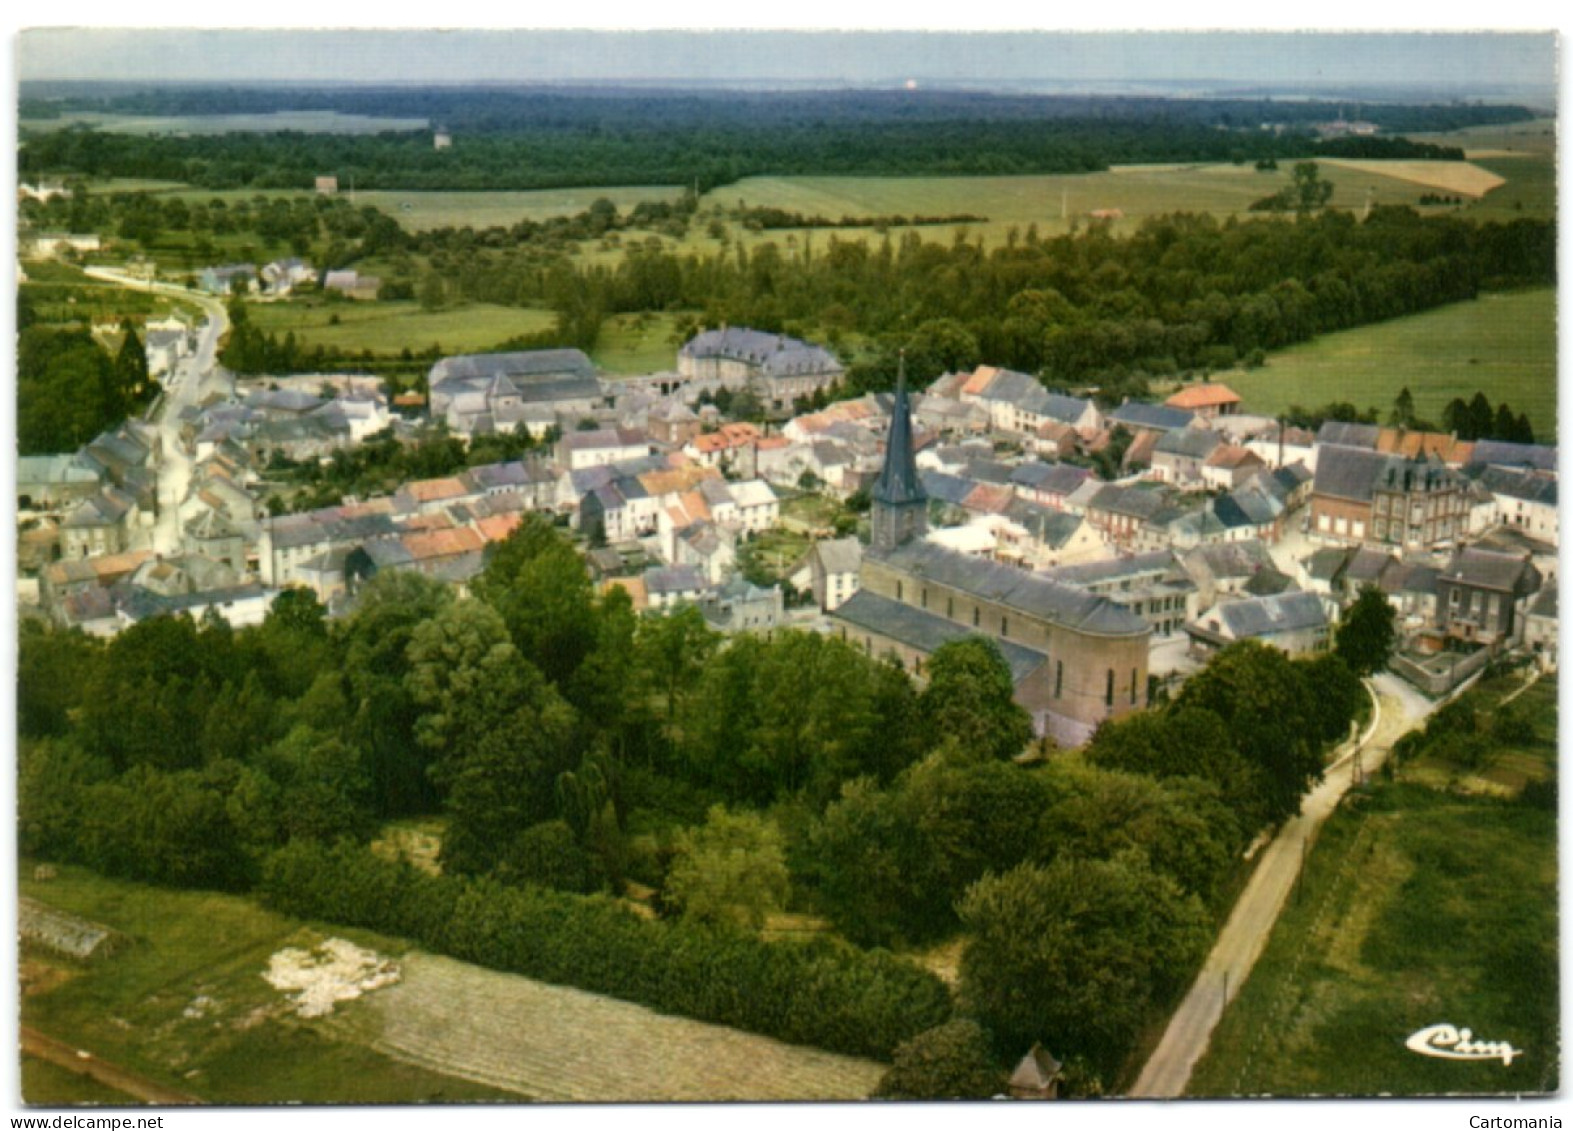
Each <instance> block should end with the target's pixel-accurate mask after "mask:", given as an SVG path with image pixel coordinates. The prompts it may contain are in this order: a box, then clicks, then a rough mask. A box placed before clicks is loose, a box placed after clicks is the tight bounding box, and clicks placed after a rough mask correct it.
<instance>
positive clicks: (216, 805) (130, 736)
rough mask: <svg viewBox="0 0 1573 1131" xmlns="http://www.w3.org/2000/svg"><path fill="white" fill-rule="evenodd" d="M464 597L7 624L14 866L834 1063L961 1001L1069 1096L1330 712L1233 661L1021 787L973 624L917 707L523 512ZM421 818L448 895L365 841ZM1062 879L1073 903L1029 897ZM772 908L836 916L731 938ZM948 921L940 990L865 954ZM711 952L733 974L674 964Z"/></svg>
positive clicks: (1104, 1066)
mask: <svg viewBox="0 0 1573 1131" xmlns="http://www.w3.org/2000/svg"><path fill="white" fill-rule="evenodd" d="M474 588H475V593H476V597H475V598H473V599H467V600H457V599H455V598H454V596H453V594H452V592H451V591H450V590H448V589H446V588H445V587H443V586H441V585H439V584H437V583H435V582H430V581H427V580H426V579H424V578H422V577H420V576H419V575H415V574H409V573H390V574H386V575H383V576H379V577H378V578H376V579H375V580H374V581H373V582H372V583H371V584H370V585H369V586H368V588H367V589H366V590H365V592H364V593H363V594H362V596H361V599H360V601H359V602H358V605H357V608H356V610H355V612H354V613H353V614H351V615H350V616H348V617H346V618H344V619H343V620H340V621H333V622H330V621H328V620H327V619H326V618H325V616H324V612H323V609H322V608H321V606H320V605H318V604H317V603H316V601H315V599H314V598H312V597H311V596H310V595H309V594H307V593H305V592H303V591H299V590H292V591H288V592H286V593H284V594H282V595H281V596H280V597H279V598H278V600H277V602H276V603H275V605H274V607H273V609H272V611H271V612H270V614H269V616H268V618H267V621H266V623H265V624H263V625H262V626H260V627H258V628H254V629H244V630H232V629H230V628H229V627H228V626H226V625H225V624H224V623H223V622H221V621H218V620H216V619H206V620H204V621H203V622H202V623H200V624H197V623H193V622H192V621H191V620H190V619H189V618H186V617H181V618H159V619H154V620H150V621H147V622H144V623H141V624H138V625H135V626H133V627H131V628H129V629H127V630H126V631H125V632H123V633H121V634H120V635H119V636H117V637H115V638H114V639H112V640H110V641H108V642H107V643H106V642H103V641H98V640H94V639H91V638H88V637H85V636H83V635H81V634H80V633H62V632H58V631H52V630H49V629H45V628H42V627H40V626H37V625H33V624H28V625H26V626H24V629H23V632H22V637H21V651H20V660H19V694H18V725H19V733H20V738H21V743H20V751H21V757H20V770H19V774H20V776H19V802H20V813H21V825H20V837H21V846H22V851H23V853H24V854H26V855H29V856H38V857H43V858H48V859H60V860H71V861H77V862H80V863H83V864H86V865H88V866H90V867H93V868H95V869H97V870H99V871H102V872H104V873H106V874H109V875H117V876H127V877H133V878H137V879H142V880H147V881H152V882H156V883H164V884H172V885H177V886H192V887H216V888H224V889H231V890H251V889H257V890H260V891H261V893H262V894H263V895H264V896H265V897H266V898H268V899H269V900H271V901H273V902H274V903H275V904H277V905H278V906H280V907H281V908H284V909H286V910H290V911H294V912H296V913H300V914H308V915H311V916H313V917H317V918H324V919H328V920H331V921H337V922H344V923H360V924H364V925H367V926H373V927H377V928H378V929H382V930H389V931H393V932H395V933H398V934H403V935H406V936H408V937H413V938H417V939H420V940H422V941H423V942H424V943H425V944H426V945H428V946H432V947H434V948H437V949H440V950H446V951H448V952H449V953H454V954H457V955H459V956H461V957H468V958H472V959H475V960H477V961H483V962H486V963H488V964H490V965H494V966H498V967H500V968H504V969H512V970H518V971H521V972H524V973H529V974H533V975H535V976H538V977H546V978H550V979H551V980H554V981H562V982H566V983H569V984H573V985H580V986H585V987H586V988H590V989H595V990H600V991H603V992H609V993H614V994H619V995H621V996H627V997H630V998H632V999H633V1000H638V1001H645V1002H649V1003H651V1004H655V1005H658V1006H659V1007H661V1008H664V1009H670V1010H673V1011H676V1012H681V1013H687V1014H691V1015H693V1016H697V1017H705V1018H710V1019H714V1020H722V1021H726V1022H727V1023H730V1024H735V1025H740V1026H743V1027H745V1028H749V1029H754V1030H757V1031H760V1032H765V1033H771V1034H775V1035H778V1036H782V1037H786V1038H787V1039H793V1040H807V1041H810V1042H811V1043H817V1044H822V1045H824V1046H825V1047H828V1048H836V1049H840V1050H842V1051H847V1052H855V1053H859V1054H862V1055H873V1056H879V1057H886V1058H888V1057H889V1056H891V1055H892V1052H893V1050H894V1049H895V1047H896V1046H897V1045H898V1044H900V1043H902V1042H907V1041H909V1040H911V1039H913V1038H915V1037H917V1036H918V1035H919V1034H920V1033H921V1032H923V1031H925V1030H927V1029H930V1028H932V1027H933V1026H936V1025H938V1024H940V1023H941V1022H944V1021H946V1020H947V1018H948V1017H949V1016H950V1015H951V1014H952V1013H953V1012H954V1011H955V1010H956V1009H957V1008H962V1009H963V1011H964V1012H965V1013H966V1014H967V1015H968V1016H971V1017H972V1018H974V1019H975V1020H976V1021H977V1022H979V1023H980V1024H981V1025H982V1026H983V1028H984V1029H985V1030H987V1032H988V1033H990V1034H991V1037H990V1039H991V1040H992V1041H994V1042H995V1044H994V1046H992V1047H993V1048H994V1053H995V1054H997V1055H999V1056H1001V1057H1009V1056H1012V1055H1019V1047H1020V1045H1021V1044H1022V1042H1023V1041H1026V1042H1028V1043H1030V1041H1031V1040H1032V1039H1038V1038H1040V1037H1042V1038H1049V1039H1052V1040H1053V1042H1054V1047H1055V1049H1056V1051H1057V1052H1058V1051H1060V1050H1064V1052H1065V1053H1066V1054H1075V1055H1076V1056H1077V1058H1078V1061H1079V1063H1080V1064H1081V1065H1082V1067H1083V1070H1084V1073H1085V1079H1086V1080H1087V1081H1088V1083H1087V1086H1088V1087H1094V1086H1095V1081H1096V1080H1104V1081H1110V1082H1112V1080H1113V1079H1114V1077H1115V1075H1116V1074H1117V1073H1118V1072H1119V1071H1120V1069H1121V1067H1122V1065H1123V1062H1124V1057H1125V1055H1126V1053H1128V1051H1129V1049H1130V1045H1131V1041H1132V1040H1133V1039H1134V1037H1135V1034H1136V1032H1137V1031H1138V1029H1139V1028H1140V1026H1141V1025H1142V1024H1144V1023H1145V1022H1146V1021H1148V1020H1150V1019H1151V1017H1152V1015H1153V1013H1154V1012H1155V1011H1156V1010H1157V1009H1159V1008H1161V1007H1162V1006H1163V1005H1164V1004H1165V1003H1166V1002H1168V1001H1169V1000H1170V999H1171V998H1172V996H1173V995H1174V993H1175V992H1177V991H1178V989H1179V988H1180V985H1181V983H1182V982H1183V981H1184V980H1185V977H1186V972H1187V971H1188V970H1189V969H1191V967H1192V965H1193V964H1194V962H1195V961H1197V960H1199V957H1200V953H1201V947H1202V946H1203V944H1204V940H1205V938H1206V937H1207V934H1208V931H1209V930H1210V925H1211V924H1212V923H1213V921H1214V920H1215V918H1216V917H1217V915H1218V914H1220V913H1221V911H1222V910H1223V908H1222V900H1223V898H1224V897H1225V894H1226V893H1227V891H1228V890H1229V885H1230V883H1231V877H1232V876H1233V874H1234V869H1235V867H1236V861H1237V859H1238V855H1239V849H1240V848H1242V847H1243V845H1244V843H1245V842H1246V840H1248V839H1249V838H1250V837H1251V836H1252V835H1253V834H1254V833H1255V831H1256V830H1257V829H1258V828H1259V827H1261V826H1263V825H1265V824H1269V823H1273V822H1276V821H1278V820H1281V819H1282V818H1283V817H1285V816H1287V815H1288V814H1290V813H1292V812H1294V811H1295V809H1296V807H1297V805H1298V796H1299V793H1300V791H1301V790H1302V789H1303V788H1304V787H1305V786H1306V784H1307V783H1308V782H1310V781H1311V780H1313V779H1314V778H1316V777H1317V776H1318V775H1319V773H1320V765H1321V754H1322V751H1323V750H1324V748H1325V747H1326V746H1327V744H1329V743H1330V742H1332V741H1334V740H1336V739H1338V738H1340V737H1342V736H1343V735H1344V734H1345V733H1346V732H1347V729H1348V727H1349V724H1350V720H1351V718H1353V717H1354V715H1355V713H1356V711H1357V710H1359V709H1360V703H1361V701H1362V700H1363V692H1362V690H1361V687H1360V684H1359V682H1358V680H1357V679H1356V677H1355V675H1354V674H1353V672H1352V671H1351V669H1350V667H1349V666H1347V665H1346V664H1345V663H1344V661H1343V660H1342V659H1340V658H1338V657H1336V656H1327V657H1322V658H1319V659H1316V660H1313V661H1294V662H1292V661H1289V660H1287V659H1285V658H1284V657H1283V656H1282V655H1281V654H1279V653H1277V652H1274V651H1272V650H1270V649H1264V648H1261V647H1259V646H1256V645H1249V644H1248V645H1242V646H1239V647H1236V648H1233V649H1230V650H1229V651H1227V652H1225V653H1224V654H1223V655H1222V656H1220V658H1219V659H1218V660H1217V661H1216V662H1214V663H1213V664H1212V665H1211V666H1210V667H1209V668H1208V669H1207V671H1205V672H1204V673H1202V674H1201V675H1198V676H1197V677H1195V678H1194V679H1193V680H1192V681H1191V682H1190V683H1189V684H1187V686H1186V687H1185V689H1184V691H1183V692H1182V694H1181V695H1180V696H1179V697H1178V698H1177V699H1176V700H1175V701H1174V702H1173V703H1171V704H1169V705H1167V706H1165V707H1161V708H1159V709H1158V710H1156V711H1153V712H1148V713H1145V714H1142V715H1137V716H1133V717H1131V718H1129V719H1126V720H1123V721H1121V722H1120V723H1118V724H1110V725H1106V726H1105V727H1104V728H1102V729H1101V730H1100V731H1099V732H1098V735H1097V736H1096V738H1095V740H1094V741H1093V743H1092V745H1091V746H1090V747H1089V748H1088V750H1087V751H1086V754H1085V756H1084V757H1061V758H1059V759H1056V760H1054V761H1052V762H1051V763H1049V764H1047V765H1044V766H1041V767H1038V768H1030V769H1029V768H1023V767H1021V766H1018V765H1014V764H1012V763H1011V762H1010V760H1009V759H1010V757H1011V756H1012V755H1014V754H1015V753H1017V752H1019V751H1020V750H1021V749H1022V748H1023V747H1024V746H1026V745H1028V744H1029V742H1030V739H1031V735H1030V729H1029V727H1028V725H1027V719H1026V716H1025V715H1024V713H1023V712H1022V711H1021V710H1020V708H1018V707H1017V706H1016V705H1015V704H1014V703H1013V702H1012V701H1011V681H1010V677H1009V674H1008V670H1007V669H1006V667H1005V665H1004V662H1003V660H1002V659H1001V658H1000V656H999V654H998V651H997V649H996V648H995V647H994V646H993V644H992V643H990V642H987V641H985V640H982V639H981V638H978V639H971V640H968V641H964V642H960V643H957V644H952V645H947V646H946V647H945V648H943V649H941V650H940V651H938V652H936V653H935V655H934V656H933V657H932V662H931V664H930V666H929V670H928V673H927V674H928V682H927V683H926V685H925V686H924V687H923V688H922V689H921V690H920V689H919V688H918V687H916V686H915V685H914V684H913V682H912V681H911V679H910V678H909V676H908V675H907V674H906V673H905V672H903V671H902V670H901V669H900V668H898V667H896V666H894V665H892V664H890V663H888V662H885V661H882V660H879V659H874V658H871V657H868V656H866V655H864V653H863V652H862V651H861V650H858V649H854V648H852V647H849V646H847V645H845V644H843V643H842V642H840V641H839V640H836V639H833V638H827V637H822V636H817V635H813V634H800V633H795V632H780V633H777V634H775V635H774V636H773V637H771V638H768V639H766V638H760V637H739V638H734V639H732V640H730V641H726V640H724V639H723V638H722V637H720V636H718V635H717V634H715V633H714V632H712V631H711V630H710V629H709V628H708V627H707V626H706V625H705V622H704V620H703V618H702V617H700V616H699V614H698V613H697V611H695V610H693V609H687V610H684V611H681V612H678V613H674V614H672V615H669V616H648V617H644V618H640V617H638V616H636V615H635V613H634V612H633V610H632V608H631V607H630V605H629V603H628V601H627V598H626V596H625V595H624V594H622V593H621V592H620V591H612V592H610V593H608V594H607V595H604V596H596V595H595V594H594V592H593V591H592V589H591V586H590V583H589V581H588V579H587V577H586V575H585V571H584V568H583V565H582V563H581V561H580V559H579V556H578V553H577V552H576V551H575V549H574V548H573V547H572V545H571V544H570V543H569V542H568V541H567V540H566V539H565V538H564V537H563V536H562V535H561V534H560V533H559V532H558V531H557V530H555V529H554V528H553V527H552V526H551V525H550V524H549V523H547V522H545V521H543V520H539V519H536V518H530V519H528V520H527V521H526V523H525V524H524V525H523V527H521V529H520V530H519V531H518V532H516V533H515V534H514V535H513V536H512V537H511V538H510V539H509V540H508V541H506V542H505V543H503V544H501V545H500V546H499V548H498V549H497V550H496V552H495V553H494V555H493V556H492V557H491V559H490V560H489V562H488V564H487V566H486V569H485V572H484V573H483V575H482V576H481V577H480V578H479V579H478V580H477V582H476V584H475V587H474ZM433 814H441V815H442V816H443V817H444V819H445V828H444V834H443V839H442V851H441V861H442V864H443V866H444V878H443V879H440V880H428V879H420V878H419V877H418V874H417V873H415V872H414V871H413V870H411V869H409V868H407V867H405V866H403V865H398V864H394V863H390V862H388V861H386V860H381V859H378V858H377V857H376V856H374V854H372V853H371V851H370V850H369V849H368V848H367V847H366V846H367V844H368V843H369V841H370V840H372V839H373V838H374V837H376V836H377V835H378V833H379V830H380V829H381V828H382V827H383V826H384V824H385V823H386V822H388V821H390V820H395V819H399V818H409V817H417V816H426V815H433ZM1111 814H1116V816H1111ZM627 880H633V881H637V882H638V883H640V884H642V885H645V886H647V887H648V888H650V889H651V890H653V892H654V893H655V894H654V896H653V897H652V906H653V907H654V908H655V909H656V911H657V912H658V914H659V918H658V919H657V920H656V921H654V922H649V921H643V920H640V919H639V918H637V917H636V916H634V915H633V914H631V912H630V911H629V910H627V908H626V906H625V905H623V904H621V903H620V902H619V901H617V900H614V899H612V898H611V895H610V894H597V893H619V892H621V891H622V890H623V884H624V881H627ZM1067 885H1068V886H1067ZM1062 889H1064V890H1070V889H1077V890H1082V889H1086V890H1088V891H1090V892H1093V893H1096V898H1094V899H1093V900H1092V902H1091V903H1090V904H1089V903H1084V902H1079V901H1076V900H1070V901H1066V900H1061V899H1059V898H1045V894H1046V893H1048V894H1052V893H1054V892H1056V891H1060V890H1062ZM784 908H786V909H793V910H800V911H807V912H810V913H818V914H821V915H824V916H825V917H827V918H828V919H829V921H830V923H831V924H832V925H833V926H834V928H835V931H834V933H833V934H830V935H826V936H823V937H821V938H819V939H818V941H816V942H813V943H811V944H807V945H803V944H798V943H792V942H776V943H766V942H762V941H760V939H759V937H758V935H757V933H756V932H755V928H757V926H758V925H759V924H760V923H761V922H763V919H764V916H765V915H766V914H768V913H770V912H772V911H775V910H780V909H784ZM456 909H462V913H461V912H460V911H459V910H456ZM963 930H965V931H966V932H967V933H968V937H969V940H970V941H969V943H968V947H967V951H966V955H967V957H966V958H965V959H964V967H963V987H962V989H963V994H962V999H961V1000H962V1001H964V1002H965V1003H966V1005H965V1006H964V1007H957V1006H955V1005H953V1004H952V1003H951V1001H950V998H949V995H948V994H947V993H946V992H945V991H944V988H943V986H942V985H941V984H940V983H938V982H937V981H935V980H934V979H933V978H932V976H931V975H928V974H926V973H923V972H922V971H921V970H920V969H918V968H917V967H915V966H912V965H910V964H909V963H907V962H905V961H901V960H897V959H895V958H893V957H891V956H890V955H889V954H887V953H885V952H884V951H882V950H880V949H879V948H880V947H882V946H887V945H888V946H898V947H906V946H912V945H922V944H926V943H929V942H933V941H936V940H941V939H945V938H948V937H951V936H953V935H955V934H956V933H957V932H960V931H963ZM842 939H845V940H848V941H847V942H842V941H839V940H842ZM853 944H857V945H853ZM859 947H872V948H873V949H859ZM713 963H719V964H721V966H724V967H725V968H726V969H727V970H728V971H731V973H729V974H728V975H727V977H725V978H714V977H708V978H707V976H706V975H705V974H704V973H703V971H704V970H705V969H712V968H715V969H719V968H721V967H712V966H711V965H709V964H713ZM696 964H697V965H696ZM668 968H669V969H670V974H669V976H668V977H665V978H661V977H657V976H656V975H655V974H654V973H652V971H657V970H661V969H668ZM783 972H785V973H783ZM788 974H789V975H790V977H788V976H786V975H788ZM1044 980H1048V981H1050V982H1055V983H1058V984H1064V985H1077V984H1086V985H1089V986H1091V985H1094V984H1097V985H1104V986H1105V988H1106V989H1110V990H1112V988H1113V987H1114V986H1115V985H1118V986H1119V987H1120V992H1119V993H1118V994H1112V996H1110V995H1101V996H1099V995H1090V996H1089V995H1085V994H1083V995H1073V996H1071V997H1065V996H1062V995H1049V996H1048V997H1047V998H1042V999H1040V998H1036V997H1035V998H1034V1001H1035V1004H1034V1005H1033V1006H1032V1007H1031V1010H1029V1011H1028V1012H1025V1013H1024V1012H1023V1009H1024V1006H1023V1005H1022V1003H1021V1001H1020V1000H1019V995H1017V994H1015V993H1014V987H1015V986H1018V985H1020V984H1023V983H1027V982H1042V981H1044ZM718 994H720V995H722V996H723V997H724V999H725V1000H720V999H718V998H717V997H716V995H718ZM1116 1000H1117V1001H1118V1008H1117V1009H1114V1008H1112V1007H1111V1006H1110V1004H1109V1003H1110V1002H1113V1001H1116ZM1095 1006H1096V1007H1095ZM1033 1011H1037V1012H1033Z"/></svg>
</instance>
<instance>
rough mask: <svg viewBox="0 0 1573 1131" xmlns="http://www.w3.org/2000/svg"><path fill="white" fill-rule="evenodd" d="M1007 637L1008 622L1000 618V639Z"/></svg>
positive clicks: (1008, 631) (1008, 630)
mask: <svg viewBox="0 0 1573 1131" xmlns="http://www.w3.org/2000/svg"><path fill="white" fill-rule="evenodd" d="M1009 635H1010V621H1008V620H1006V619H1005V618H1004V617H1000V639H1002V640H1003V639H1004V638H1005V637H1007V636H1009Z"/></svg>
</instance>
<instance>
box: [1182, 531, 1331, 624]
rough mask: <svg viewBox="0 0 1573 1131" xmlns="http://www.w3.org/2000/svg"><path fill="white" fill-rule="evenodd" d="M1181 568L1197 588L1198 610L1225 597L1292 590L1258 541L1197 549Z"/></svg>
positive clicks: (1291, 582)
mask: <svg viewBox="0 0 1573 1131" xmlns="http://www.w3.org/2000/svg"><path fill="white" fill-rule="evenodd" d="M1180 564H1181V565H1182V566H1183V567H1184V568H1185V572H1186V573H1187V574H1189V575H1190V578H1191V581H1192V582H1194V583H1195V585H1196V605H1197V608H1198V609H1210V608H1212V607H1213V606H1214V605H1216V604H1217V603H1218V602H1219V601H1221V600H1223V599H1224V598H1225V597H1265V596H1270V595H1271V594H1272V593H1278V592H1282V591H1283V590H1285V589H1288V588H1291V587H1292V586H1293V579H1291V578H1289V577H1288V576H1286V575H1285V574H1283V573H1282V572H1280V571H1279V569H1278V567H1277V565H1276V564H1275V563H1274V562H1273V558H1272V555H1271V554H1269V553H1268V552H1267V546H1266V544H1265V543H1264V542H1262V541H1261V539H1259V538H1250V539H1247V540H1245V541H1241V542H1225V543H1213V544H1209V545H1201V546H1196V547H1194V548H1193V549H1191V550H1188V551H1186V552H1185V553H1184V555H1183V556H1182V557H1181V559H1180ZM1324 592H1325V590H1324ZM1194 616H1195V614H1194V613H1193V614H1192V618H1194Z"/></svg>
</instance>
